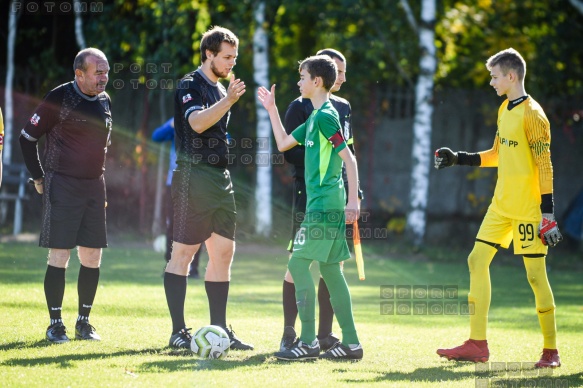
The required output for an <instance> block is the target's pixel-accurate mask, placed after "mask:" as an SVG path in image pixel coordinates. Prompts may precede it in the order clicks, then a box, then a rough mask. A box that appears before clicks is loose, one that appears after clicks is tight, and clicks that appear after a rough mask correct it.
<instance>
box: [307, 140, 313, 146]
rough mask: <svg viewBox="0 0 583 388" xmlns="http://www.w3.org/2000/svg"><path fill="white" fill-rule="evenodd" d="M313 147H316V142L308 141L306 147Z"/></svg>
mask: <svg viewBox="0 0 583 388" xmlns="http://www.w3.org/2000/svg"><path fill="white" fill-rule="evenodd" d="M313 146H314V141H313V140H308V141H306V147H313Z"/></svg>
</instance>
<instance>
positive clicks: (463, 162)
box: [457, 151, 482, 167]
mask: <svg viewBox="0 0 583 388" xmlns="http://www.w3.org/2000/svg"><path fill="white" fill-rule="evenodd" d="M457 164H459V165H460V166H474V167H479V166H480V164H482V157H481V156H480V154H478V153H477V152H475V153H473V152H464V151H458V152H457Z"/></svg>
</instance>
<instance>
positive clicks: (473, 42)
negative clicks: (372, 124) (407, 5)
mask: <svg viewBox="0 0 583 388" xmlns="http://www.w3.org/2000/svg"><path fill="white" fill-rule="evenodd" d="M445 3H446V4H447V5H446V6H444V9H443V14H442V15H441V18H440V21H439V23H438V24H437V26H436V32H437V40H438V49H439V51H438V53H439V62H438V63H439V65H438V71H437V81H438V83H440V84H441V85H448V86H453V87H463V88H474V87H480V86H484V85H487V84H488V82H489V79H490V77H489V72H488V71H487V70H486V69H485V66H484V63H485V62H486V59H488V57H490V56H491V55H493V54H495V53H496V52H498V51H500V50H503V49H505V48H508V47H513V48H515V49H516V50H518V51H519V52H520V53H521V54H522V55H523V56H524V59H525V60H526V63H527V70H528V71H527V77H526V81H525V84H526V89H527V91H530V92H532V93H533V94H534V95H536V96H540V97H539V98H543V96H544V97H550V96H555V95H563V96H564V95H575V94H577V93H580V91H581V87H582V86H583V83H582V82H583V81H581V80H582V78H583V67H582V66H581V65H582V64H583V54H582V53H581V50H580V47H579V46H580V42H581V37H582V32H583V31H582V26H583V15H581V14H579V13H578V12H576V11H575V9H574V8H573V7H571V6H570V5H568V4H567V3H566V2H565V1H562V0H551V1H544V2H543V1H536V0H525V1H518V2H504V1H493V0H473V1H464V2H461V1H447V2H445Z"/></svg>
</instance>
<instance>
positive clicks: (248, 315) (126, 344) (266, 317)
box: [0, 243, 583, 387]
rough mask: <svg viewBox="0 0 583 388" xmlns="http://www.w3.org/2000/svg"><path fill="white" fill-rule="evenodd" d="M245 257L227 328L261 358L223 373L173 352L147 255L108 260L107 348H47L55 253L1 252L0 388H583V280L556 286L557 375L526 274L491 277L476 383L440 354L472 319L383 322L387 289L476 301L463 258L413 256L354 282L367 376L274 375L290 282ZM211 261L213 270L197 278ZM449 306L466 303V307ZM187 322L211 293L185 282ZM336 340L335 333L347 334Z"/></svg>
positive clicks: (70, 286) (73, 267) (294, 367)
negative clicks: (543, 364) (442, 292)
mask: <svg viewBox="0 0 583 388" xmlns="http://www.w3.org/2000/svg"><path fill="white" fill-rule="evenodd" d="M365 248H366V247H365ZM237 249H238V250H237V253H236V256H235V262H234V264H233V280H232V282H231V289H230V302H229V309H228V313H227V320H228V322H229V323H231V324H232V325H233V328H234V329H235V331H236V332H237V334H238V335H239V337H240V338H242V339H243V340H245V341H249V342H251V343H253V344H255V350H254V351H252V352H230V353H229V355H228V357H227V358H226V359H225V360H213V361H209V360H200V359H197V358H196V357H195V356H194V355H193V354H192V353H190V352H188V351H183V352H176V351H172V350H170V349H169V348H168V347H167V344H168V338H169V336H170V330H171V324H170V318H169V314H168V310H167V306H166V301H165V296H164V290H163V285H162V266H163V259H162V256H161V254H159V253H156V252H153V251H152V250H150V249H148V247H146V246H143V247H129V248H108V249H106V250H105V252H104V258H103V265H102V271H101V281H100V286H99V290H98V294H97V297H96V300H95V303H94V308H93V312H92V314H91V323H92V324H93V325H94V326H95V327H96V328H97V330H98V333H99V334H100V335H101V337H102V338H103V340H102V341H101V342H83V341H75V340H72V341H71V342H69V343H66V344H63V345H50V344H48V343H47V342H46V341H45V340H44V335H45V330H46V327H47V325H48V313H47V309H46V304H45V299H44V292H43V279H44V272H45V269H46V259H45V257H46V251H45V250H43V249H41V248H38V247H36V245H35V244H24V243H3V244H2V245H1V247H0V316H1V320H0V322H1V323H0V376H2V377H1V381H0V385H1V386H6V387H13V386H26V387H36V386H43V387H66V386H70V387H81V386H87V387H102V386H103V387H105V386H110V387H133V386H153V387H163V386H228V387H231V386H242V387H253V386H262V387H271V386H308V385H309V386H326V387H328V386H334V387H336V386H345V385H354V384H356V385H360V386H369V385H380V386H392V387H393V386H394V387H408V386H416V387H430V386H437V385H439V386H441V387H486V386H488V383H490V386H494V384H498V383H499V384H501V385H497V386H513V387H514V386H529V387H534V386H545V387H547V386H551V387H555V386H561V387H567V386H568V387H577V386H583V374H582V372H581V370H582V366H583V350H582V345H583V341H582V340H583V336H582V334H581V328H582V322H583V299H582V296H583V284H582V282H581V276H582V273H581V272H572V271H566V270H553V271H551V272H550V273H549V278H550V281H551V284H552V286H553V290H554V293H555V299H556V304H557V306H558V308H557V322H558V329H559V349H560V352H561V358H562V362H563V366H562V367H561V368H558V369H556V370H553V371H550V372H551V374H550V375H546V374H544V373H541V372H540V371H537V370H534V369H532V368H531V366H532V363H533V362H534V361H537V360H538V358H539V354H540V351H541V350H542V335H541V334H540V330H539V326H538V320H537V317H536V313H535V308H534V297H533V295H532V292H531V290H530V287H529V285H528V283H527V281H526V277H525V274H524V269H522V268H521V267H520V266H501V265H493V266H492V270H491V272H492V279H493V292H492V294H493V295H492V297H493V298H492V308H491V310H490V325H489V344H490V352H491V357H490V362H489V363H486V364H479V365H478V366H479V367H480V369H481V370H477V366H476V365H475V364H471V363H456V362H448V361H445V360H444V359H440V358H439V357H438V356H437V355H436V354H435V350H436V349H437V348H438V347H450V346H455V345H459V344H460V343H461V342H463V341H464V340H465V339H467V337H468V333H469V319H468V317H467V316H460V315H444V314H439V315H414V314H408V315H396V314H394V315H386V314H381V312H387V311H388V310H387V303H388V302H392V300H391V299H383V298H381V296H384V297H387V296H390V295H389V293H388V290H389V289H391V288H390V287H389V286H396V285H399V286H408V287H413V286H456V287H458V292H459V301H460V302H462V301H464V300H465V298H466V295H467V290H468V273H467V266H466V261H465V257H463V256H460V257H459V261H458V262H449V263H434V262H431V261H421V262H420V261H410V260H409V261H408V260H404V256H403V255H399V254H395V253H391V254H389V255H388V256H387V257H381V255H379V254H378V253H377V254H376V255H373V254H372V253H371V252H367V250H366V249H365V261H366V274H367V279H366V280H365V281H362V282H361V281H358V279H357V275H356V266H355V265H354V262H353V261H349V262H348V263H347V265H346V268H345V273H346V277H347V279H348V282H349V285H350V287H351V292H352V298H353V304H354V315H355V320H356V325H357V329H358V331H359V336H360V339H361V341H362V343H363V346H364V351H365V356H364V359H363V360H362V361H361V362H357V363H350V362H330V361H314V362H301V363H293V362H291V363H290V362H287V363H286V362H280V361H277V360H276V359H275V358H274V357H273V356H272V354H273V352H274V351H275V350H276V349H277V347H278V344H279V339H280V336H281V331H282V322H283V318H282V312H281V311H282V308H281V284H282V283H281V280H282V276H283V272H284V269H285V266H286V262H287V255H286V253H285V252H284V251H283V250H281V249H279V248H276V247H269V246H265V245H264V244H258V243H253V244H251V243H240V244H239V245H238V248H237ZM205 259H206V258H205V257H204V256H203V260H202V262H201V267H202V266H204V264H205V262H206V260H205ZM518 260H520V259H518ZM78 268H79V263H78V260H76V259H72V260H71V264H70V266H69V270H68V271H67V288H66V293H65V301H64V306H63V318H64V321H65V324H66V325H67V326H68V327H69V333H71V330H73V331H74V320H75V319H76V317H77V288H76V279H77V273H78ZM313 269H315V268H313ZM388 287H389V288H388ZM400 289H401V290H402V289H403V288H400ZM416 289H417V290H419V288H416ZM411 301H413V300H412V299H404V300H399V302H400V303H402V302H411ZM416 301H417V300H416ZM420 301H422V302H423V301H426V302H434V301H435V300H434V299H431V300H429V299H428V298H427V299H421V300H420ZM447 301H448V302H454V303H456V302H458V299H454V300H447ZM186 318H187V324H188V325H189V327H193V328H195V329H196V328H198V327H200V326H203V325H205V324H207V323H208V307H207V299H206V294H205V292H204V284H203V281H202V280H190V281H189V287H188V295H187V303H186ZM297 327H298V328H299V323H298V325H297ZM334 330H335V332H337V333H339V328H338V327H337V325H335V329H334ZM73 336H74V334H73ZM516 363H524V364H516ZM527 363H528V364H527ZM516 365H520V366H521V367H522V368H524V369H523V370H519V371H518V372H516V371H514V369H513V368H515V367H516ZM500 369H503V370H502V371H500ZM219 372H220V373H219Z"/></svg>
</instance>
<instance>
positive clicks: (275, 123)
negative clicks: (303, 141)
mask: <svg viewBox="0 0 583 388" xmlns="http://www.w3.org/2000/svg"><path fill="white" fill-rule="evenodd" d="M257 98H259V101H261V104H262V105H263V107H264V108H265V109H266V110H267V113H268V114H269V119H270V121H271V129H272V130H273V136H274V137H275V142H276V143H277V149H278V150H279V151H280V152H283V151H286V150H289V149H290V148H292V147H294V146H295V145H297V144H298V141H297V140H296V139H295V138H294V137H293V136H292V135H288V134H287V133H286V131H285V128H284V127H283V124H282V123H281V118H280V117H279V111H278V110H277V106H276V105H275V84H274V85H272V86H271V91H269V90H267V89H266V88H264V87H263V86H260V87H259V89H257Z"/></svg>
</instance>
